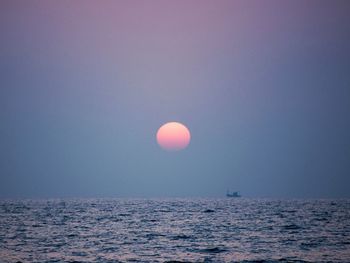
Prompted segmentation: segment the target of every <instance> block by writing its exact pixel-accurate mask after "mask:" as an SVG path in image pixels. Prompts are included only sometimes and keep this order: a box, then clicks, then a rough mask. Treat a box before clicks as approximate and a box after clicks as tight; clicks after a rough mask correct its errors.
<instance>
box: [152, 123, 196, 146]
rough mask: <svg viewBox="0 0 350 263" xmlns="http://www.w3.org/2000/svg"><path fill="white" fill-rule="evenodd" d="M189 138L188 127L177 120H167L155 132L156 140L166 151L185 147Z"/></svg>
mask: <svg viewBox="0 0 350 263" xmlns="http://www.w3.org/2000/svg"><path fill="white" fill-rule="evenodd" d="M190 140H191V133H190V131H189V129H188V128H187V127H186V126H185V125H183V124H182V123H179V122H168V123H165V124H164V125H162V126H161V127H160V128H159V129H158V132H157V142H158V144H159V146H160V147H162V148H163V149H164V150H167V151H179V150H182V149H185V148H186V147H187V146H188V145H189V143H190Z"/></svg>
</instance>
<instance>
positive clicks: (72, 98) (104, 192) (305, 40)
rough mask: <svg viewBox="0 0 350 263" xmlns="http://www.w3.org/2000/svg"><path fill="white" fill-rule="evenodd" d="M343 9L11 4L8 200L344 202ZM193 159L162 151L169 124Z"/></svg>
mask: <svg viewBox="0 0 350 263" xmlns="http://www.w3.org/2000/svg"><path fill="white" fill-rule="evenodd" d="M349 25H350V4H349V2H348V1H1V3H0V34H1V35H0V39H1V41H0V69H1V71H0V120H1V123H0V125H1V126H0V145H1V147H0V196H2V197H17V196H19V197H21V196H24V197H35V196H38V197H45V196H53V197H56V196H58V197H59V196H136V197H138V196H146V197H149V196H154V197H156V196H222V195H224V194H225V193H226V189H227V188H230V189H235V190H239V191H241V192H242V194H243V195H245V196H256V197H260V196H262V197H265V196H271V197H345V196H347V197H349V191H348V185H350V117H349V116H350V48H349V47H350V26H349ZM168 121H180V122H183V123H184V124H186V126H188V127H189V129H190V130H191V135H192V141H191V144H190V147H189V148H187V149H186V150H184V151H181V152H177V153H168V152H165V151H162V150H161V149H160V148H159V147H158V145H157V143H156V140H155V133H156V131H157V129H158V128H159V127H160V126H161V125H162V124H163V123H165V122H168Z"/></svg>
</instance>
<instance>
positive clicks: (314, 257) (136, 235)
mask: <svg viewBox="0 0 350 263" xmlns="http://www.w3.org/2000/svg"><path fill="white" fill-rule="evenodd" d="M255 260H256V261H259V262H264V261H266V262H293V261H296V262H300V261H308V262H316V261H317V262H350V200H269V199H265V200H260V199H244V198H236V199H235V198H233V199H149V200H146V199H71V200H68V199H65V200H3V201H0V262H17V261H21V262H74V261H76V262H167V261H168V262H170V261H178V262H251V261H255Z"/></svg>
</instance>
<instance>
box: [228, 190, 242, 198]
mask: <svg viewBox="0 0 350 263" xmlns="http://www.w3.org/2000/svg"><path fill="white" fill-rule="evenodd" d="M226 196H227V197H241V195H240V194H239V192H230V191H229V190H227V192H226Z"/></svg>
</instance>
